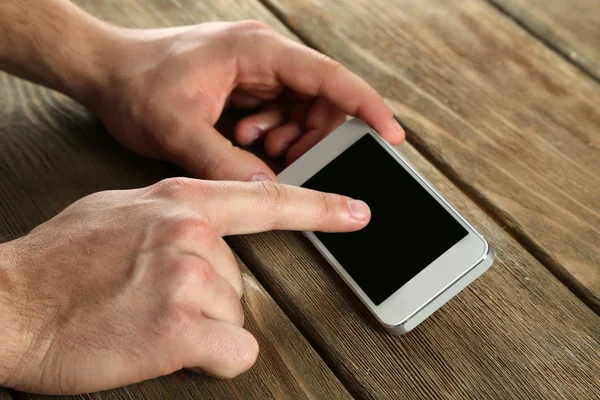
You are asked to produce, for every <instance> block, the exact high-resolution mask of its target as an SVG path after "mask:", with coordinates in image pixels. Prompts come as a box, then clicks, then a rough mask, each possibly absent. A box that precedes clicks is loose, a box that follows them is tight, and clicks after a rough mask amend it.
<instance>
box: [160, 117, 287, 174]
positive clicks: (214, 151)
mask: <svg viewBox="0 0 600 400" xmlns="http://www.w3.org/2000/svg"><path fill="white" fill-rule="evenodd" d="M186 136H187V137H186V138H185V140H183V141H182V143H181V147H180V149H179V151H177V152H174V153H175V154H174V156H173V159H172V160H171V161H173V162H174V163H176V164H179V165H181V166H182V167H183V168H185V169H186V170H188V171H189V172H191V173H192V174H193V175H194V176H195V177H197V178H203V179H212V180H228V181H268V180H270V181H273V182H276V181H277V176H276V175H275V173H274V172H273V171H272V170H271V169H270V168H269V167H268V166H267V164H265V163H264V162H263V161H262V160H261V159H259V158H258V157H256V156H255V155H254V154H251V153H249V152H247V151H245V150H242V149H240V148H239V147H237V146H234V145H233V144H232V143H231V141H230V140H228V139H227V138H225V137H224V136H223V135H221V133H220V132H218V131H217V130H216V129H215V128H214V127H212V126H211V125H208V124H206V125H203V126H202V127H201V128H200V129H197V128H195V129H193V131H191V132H190V134H188V135H186Z"/></svg>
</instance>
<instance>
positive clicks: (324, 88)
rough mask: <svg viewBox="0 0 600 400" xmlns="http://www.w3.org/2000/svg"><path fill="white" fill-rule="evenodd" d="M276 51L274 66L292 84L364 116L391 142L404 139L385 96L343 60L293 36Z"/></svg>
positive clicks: (305, 91) (349, 111) (345, 110)
mask: <svg viewBox="0 0 600 400" xmlns="http://www.w3.org/2000/svg"><path fill="white" fill-rule="evenodd" d="M272 54H273V57H274V58H273V59H272V60H271V62H272V65H271V67H272V69H273V71H274V73H275V75H276V76H277V78H278V79H279V80H280V81H281V82H282V83H283V84H285V85H286V86H288V87H289V88H291V89H293V90H295V91H297V92H299V93H303V94H306V95H310V96H320V97H324V98H326V99H328V100H329V101H330V102H332V103H333V104H334V105H336V106H337V107H339V108H340V109H341V110H342V111H344V112H345V113H347V114H349V115H352V116H354V117H358V118H361V119H363V120H364V121H365V122H366V123H367V124H369V125H370V126H372V127H373V128H374V129H375V130H376V131H377V132H379V133H380V134H381V136H382V137H383V138H384V139H386V140H387V141H388V142H390V143H391V144H394V145H395V144H399V143H400V142H402V141H403V140H404V137H405V134H404V130H403V129H402V127H401V126H400V124H399V123H398V121H396V120H395V118H394V113H393V112H392V110H391V109H390V108H389V107H388V106H387V105H386V104H385V102H384V101H383V98H382V97H381V96H380V95H379V94H378V93H377V92H376V91H375V89H373V88H372V87H371V86H370V85H369V84H368V83H367V82H365V81H364V80H363V79H361V78H360V77H358V76H357V75H355V74H353V73H352V72H351V71H350V70H348V69H347V68H346V67H344V66H343V65H342V64H340V63H339V62H337V61H335V60H333V59H331V58H329V57H327V56H325V55H323V54H321V53H319V52H317V51H315V50H313V49H310V48H308V47H306V46H303V45H300V44H298V43H296V42H294V41H292V40H289V39H285V41H284V45H283V46H281V48H280V50H279V51H275V52H273V53H272Z"/></svg>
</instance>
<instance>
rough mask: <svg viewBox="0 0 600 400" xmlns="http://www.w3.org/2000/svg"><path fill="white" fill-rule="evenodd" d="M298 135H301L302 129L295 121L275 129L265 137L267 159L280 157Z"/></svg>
mask: <svg viewBox="0 0 600 400" xmlns="http://www.w3.org/2000/svg"><path fill="white" fill-rule="evenodd" d="M300 135H302V129H301V128H300V126H299V125H298V123H297V122H295V121H290V122H288V123H286V124H284V125H282V126H280V127H278V128H275V129H273V130H271V131H270V132H269V133H267V135H266V136H265V152H266V153H267V155H268V156H269V157H272V158H277V157H280V156H281V155H283V154H284V153H285V151H286V150H287V149H288V148H289V147H290V146H291V145H292V144H293V143H294V142H295V141H296V140H297V139H298V138H299V137H300Z"/></svg>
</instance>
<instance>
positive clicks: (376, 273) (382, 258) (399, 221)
mask: <svg viewBox="0 0 600 400" xmlns="http://www.w3.org/2000/svg"><path fill="white" fill-rule="evenodd" d="M278 178H279V181H280V182H281V183H284V184H288V185H296V186H302V187H306V188H310V189H315V190H319V191H324V192H331V193H337V194H342V195H346V196H349V197H352V198H355V199H360V200H363V201H365V202H366V203H367V204H368V205H369V207H370V208H371V221H370V222H369V224H368V225H367V226H366V227H365V228H364V229H362V230H361V231H358V232H351V233H320V232H314V233H313V232H306V233H305V235H306V236H307V237H308V239H309V240H310V241H311V242H312V243H313V244H314V245H315V246H316V247H317V249H318V250H319V252H320V253H321V254H322V255H323V256H324V257H325V258H326V259H327V260H328V261H329V262H330V263H331V264H332V265H333V267H334V268H335V269H336V270H337V272H338V273H339V274H340V275H341V276H342V278H343V279H344V280H345V281H346V282H347V284H348V285H349V286H350V287H351V288H352V289H353V290H354V292H355V293H356V294H357V295H358V297H359V298H360V299H361V300H362V302H363V303H364V304H365V305H366V306H367V308H369V310H370V311H371V312H372V313H373V314H374V315H375V317H376V318H377V319H378V320H379V322H380V323H381V324H382V325H383V326H384V327H385V328H386V329H387V330H388V331H389V332H391V333H393V334H405V333H407V332H409V331H410V330H411V329H413V328H414V327H415V326H417V325H418V324H419V323H421V322H422V321H423V320H424V319H425V318H427V317H428V316H429V315H431V314H432V313H433V312H434V311H435V310H437V309H438V308H439V307H441V306H442V305H443V304H444V303H446V302H447V301H448V300H450V299H451V298H452V297H453V296H454V295H456V294H457V293H458V292H459V291H461V290H462V289H463V288H465V287H466V286H467V285H468V284H469V283H471V282H472V281H473V280H475V279H476V278H477V277H478V276H479V275H481V274H482V273H483V272H484V271H485V270H486V269H488V268H489V267H490V265H492V262H493V259H494V252H493V251H492V249H491V248H490V246H489V244H488V242H487V241H486V240H485V239H484V238H483V236H482V235H481V234H479V232H477V231H476V230H475V228H473V227H472V226H471V225H470V224H469V223H468V222H467V221H466V220H465V219H464V218H463V217H462V216H461V215H460V214H459V213H458V212H457V211H456V210H455V209H454V208H453V207H452V206H451V205H450V204H449V203H448V202H447V201H446V200H445V199H444V198H443V197H442V196H441V195H440V194H439V193H438V192H437V191H436V190H435V189H434V188H433V187H432V186H431V185H430V184H429V183H428V182H427V181H426V180H425V179H424V178H423V177H421V176H420V175H419V174H418V173H417V172H416V171H415V170H414V169H413V168H412V167H411V166H410V165H409V164H408V163H407V162H406V161H405V160H404V159H403V158H402V157H401V156H400V155H399V154H398V153H397V152H396V151H395V150H394V149H393V148H392V147H391V146H390V145H389V144H388V143H387V142H385V140H383V139H382V138H381V137H380V136H379V135H378V134H377V133H376V132H375V131H374V130H373V129H372V128H371V127H370V126H368V125H367V124H366V123H365V122H363V121H362V120H359V119H353V120H350V121H348V122H346V123H345V124H344V125H342V126H340V127H339V128H338V129H336V130H335V131H334V132H332V133H331V134H330V135H329V136H327V137H326V138H325V139H323V140H322V141H321V142H319V143H318V144H317V145H316V146H314V147H313V148H312V149H311V150H309V151H308V152H307V153H306V154H304V155H303V156H302V157H300V158H299V159H298V160H297V161H295V162H294V163H292V164H291V165H290V166H289V167H287V168H286V169H285V170H284V171H282V172H281V173H280V174H279V176H278Z"/></svg>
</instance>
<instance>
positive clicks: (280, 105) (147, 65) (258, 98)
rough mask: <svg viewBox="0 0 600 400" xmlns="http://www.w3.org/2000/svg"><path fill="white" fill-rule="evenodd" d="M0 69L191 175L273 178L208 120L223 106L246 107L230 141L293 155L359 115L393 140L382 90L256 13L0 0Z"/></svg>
mask: <svg viewBox="0 0 600 400" xmlns="http://www.w3.org/2000/svg"><path fill="white" fill-rule="evenodd" d="M0 38H2V40H0V69H3V70H6V71H8V72H10V73H13V74H16V75H19V76H21V77H23V78H26V79H29V80H32V81H34V82H37V83H40V84H43V85H46V86H48V87H51V88H53V89H56V90H59V91H61V92H63V93H65V94H67V95H68V96H71V97H73V98H74V99H75V100H77V101H79V102H81V103H83V104H84V105H85V106H86V107H88V108H89V109H90V110H91V111H92V112H94V113H95V114H96V115H97V116H98V117H100V118H101V119H102V121H103V122H104V123H105V125H106V126H107V128H108V130H109V131H110V132H111V134H112V135H113V136H114V137H115V138H116V139H117V140H118V141H119V142H120V143H122V144H123V145H125V146H126V147H128V148H129V149H131V150H133V151H136V152H138V153H140V154H143V155H146V156H149V157H153V158H159V159H165V160H169V161H171V162H174V163H176V164H179V165H181V166H183V167H184V168H186V169H188V170H189V171H190V172H192V173H193V174H194V175H195V176H196V177H201V178H209V179H221V180H242V181H249V180H253V179H254V180H266V179H270V180H275V179H276V177H275V174H274V173H273V172H272V171H271V170H270V169H269V168H268V167H267V166H266V165H265V164H264V163H263V162H262V161H261V160H259V159H258V158H256V157H255V156H253V155H252V154H250V153H248V152H245V151H242V150H241V149H240V148H238V147H235V146H233V145H232V143H231V142H230V141H229V140H227V139H226V138H224V137H223V136H222V135H221V134H219V132H217V131H216V130H215V128H214V124H215V122H216V121H217V119H218V118H219V116H220V115H221V113H222V111H223V109H224V108H225V107H228V106H231V107H237V108H240V109H247V110H254V113H253V114H252V115H250V116H249V117H247V118H245V119H244V120H242V121H240V122H239V123H238V124H237V126H236V128H235V139H236V141H237V143H238V144H240V145H242V146H246V145H249V144H252V143H254V142H255V141H257V140H259V139H260V140H262V139H264V145H265V149H266V153H267V154H268V155H269V156H272V157H280V156H286V158H287V162H288V163H289V162H292V161H294V160H295V159H296V158H298V157H299V156H300V155H302V154H303V153H304V152H306V151H307V150H308V149H309V148H310V147H312V146H313V145H314V144H316V143H317V142H318V141H319V140H320V139H322V138H323V136H325V135H327V134H328V133H329V132H331V131H332V130H333V129H334V128H336V127H337V126H338V125H340V124H341V123H342V122H343V121H344V120H345V118H346V115H353V116H357V117H360V118H362V119H364V120H365V121H366V122H367V123H368V124H370V125H371V126H373V128H375V130H377V131H378V132H379V133H381V135H382V136H383V137H384V139H387V140H388V141H389V142H390V143H392V144H398V143H400V142H401V141H402V140H403V139H404V131H403V130H402V128H401V127H400V125H398V123H397V122H396V121H395V119H394V117H393V114H392V111H391V110H390V109H389V108H388V107H387V106H386V105H385V103H384V101H383V99H382V98H381V96H379V95H378V94H377V93H376V92H375V90H373V88H371V87H370V86H369V85H368V84H366V83H365V82H364V81H363V80H362V79H360V78H359V77H357V76H356V75H354V74H353V73H351V72H350V71H349V70H347V69H346V68H344V67H343V66H342V65H340V64H339V63H338V62H336V61H334V60H332V59H330V58H328V57H326V56H324V55H322V54H320V53H318V52H316V51H314V50H311V49H309V48H307V47H305V46H302V45H300V44H298V43H296V42H294V41H292V40H290V39H287V38H285V37H283V36H281V35H279V34H277V33H276V32H274V31H273V30H271V29H269V28H268V27H267V26H265V25H264V24H262V23H260V22H257V21H242V22H217V23H204V24H200V25H195V26H185V27H178V28H169V29H126V28H120V27H116V26H113V25H110V24H107V23H105V22H103V21H100V20H98V19H96V18H94V17H92V16H90V15H88V14H86V13H85V12H83V11H82V10H81V9H79V8H77V7H76V6H74V5H73V4H72V3H71V2H70V1H67V0H5V1H0Z"/></svg>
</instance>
